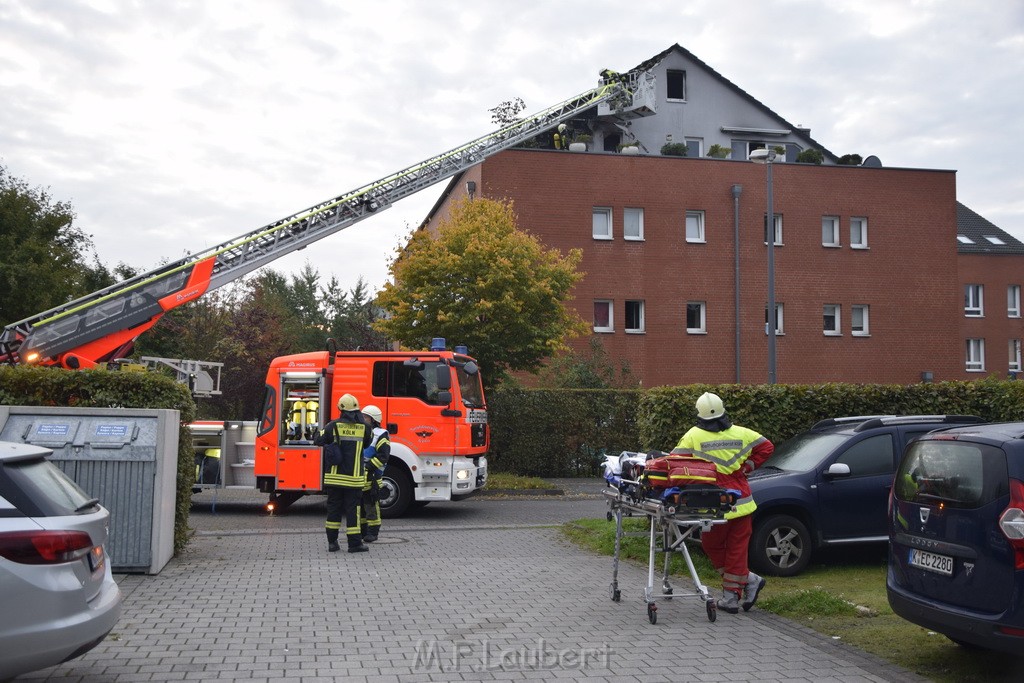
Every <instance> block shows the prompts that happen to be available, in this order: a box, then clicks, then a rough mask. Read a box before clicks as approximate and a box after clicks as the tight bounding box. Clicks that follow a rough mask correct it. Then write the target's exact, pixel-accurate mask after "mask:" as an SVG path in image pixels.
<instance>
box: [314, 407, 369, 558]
mask: <svg viewBox="0 0 1024 683" xmlns="http://www.w3.org/2000/svg"><path fill="white" fill-rule="evenodd" d="M371 438H372V432H371V431H370V428H369V427H367V426H366V424H365V423H364V422H363V419H362V413H360V412H359V409H358V406H357V407H356V408H355V409H354V410H342V411H341V417H339V418H338V419H337V420H332V421H331V422H330V423H328V424H327V426H326V427H324V431H323V435H322V436H321V437H320V438H319V439H318V442H319V445H322V446H325V448H324V491H326V492H327V522H326V524H325V526H326V529H327V549H328V550H330V551H331V552H335V551H337V550H339V546H338V536H339V534H340V531H341V518H342V517H343V516H344V517H345V536H346V537H347V539H348V551H349V552H350V553H356V552H363V551H365V550H367V549H368V548H367V547H366V546H365V545H363V540H362V535H361V534H360V529H359V502H360V500H361V498H362V495H363V484H364V483H365V482H366V472H365V470H364V469H363V449H364V448H366V447H367V446H369V445H370V440H371ZM331 444H334V446H332V445H331Z"/></svg>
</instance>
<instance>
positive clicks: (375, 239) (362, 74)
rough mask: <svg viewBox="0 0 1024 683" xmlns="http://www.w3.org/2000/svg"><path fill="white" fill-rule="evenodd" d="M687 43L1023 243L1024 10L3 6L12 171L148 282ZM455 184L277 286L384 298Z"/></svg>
mask: <svg viewBox="0 0 1024 683" xmlns="http://www.w3.org/2000/svg"><path fill="white" fill-rule="evenodd" d="M674 43H679V44H680V45H682V46H683V47H685V48H687V49H689V50H690V51H691V52H693V53H694V54H695V55H697V56H698V57H699V58H700V59H702V60H703V61H705V62H706V63H707V64H709V65H710V66H711V67H712V68H714V69H715V70H717V71H718V72H719V73H720V74H722V75H723V76H725V77H726V78H728V79H729V80H731V81H732V82H733V83H735V84H736V85H738V86H739V87H740V88H743V89H744V90H746V91H747V92H748V93H750V94H751V95H752V96H753V97H755V98H757V99H759V100H760V101H761V102H763V103H764V104H766V105H767V106H768V107H770V108H772V109H773V110H775V111H776V112H778V113H779V114H780V115H781V116H783V117H784V118H786V119H787V120H789V121H790V122H792V123H795V124H802V125H804V126H808V127H810V128H811V134H812V135H813V136H814V138H815V139H816V140H818V141H819V142H820V143H821V144H823V145H825V146H826V147H827V148H828V149H830V150H831V151H832V152H834V153H836V154H840V155H841V154H845V153H851V152H855V153H859V154H861V155H862V156H865V157H866V156H868V155H869V154H874V155H876V156H878V157H879V158H880V159H881V161H882V163H883V164H884V165H886V166H900V167H915V168H940V169H955V170H956V171H957V186H958V197H959V199H960V201H962V202H963V203H964V204H966V205H967V206H969V207H971V208H972V209H974V210H975V211H977V212H979V213H980V214H982V215H983V216H985V217H986V218H988V219H989V220H991V221H992V222H994V223H995V224H996V225H998V226H999V227H1001V228H1003V229H1005V230H1007V231H1008V232H1010V233H1011V234H1013V235H1014V236H1016V237H1018V238H1020V239H1024V1H1022V0H870V1H869V2H866V1H865V0H829V1H828V2H822V1H821V0H687V1H686V2H664V1H658V2H648V1H646V0H634V1H633V2H614V3H613V2H607V1H606V0H594V1H592V2H582V1H581V0H559V1H556V2H550V1H549V2H540V1H535V0H517V1H515V2H510V1H509V0H476V2H472V3H455V2H441V1H434V2H428V1H427V0H420V1H417V0H373V1H370V0H244V1H237V2H236V1H234V0H194V1H190V0H178V1H175V2H145V1H143V0H38V1H35V2H30V1H28V0H0V165H2V166H5V167H6V168H7V170H8V172H9V173H10V174H11V175H13V176H15V177H18V178H20V179H22V180H25V181H26V182H28V183H29V184H30V185H32V186H38V187H43V188H48V190H49V192H50V193H51V195H52V196H53V197H54V199H55V200H61V201H67V202H69V203H70V204H71V205H72V206H73V207H74V209H75V211H76V212H77V215H78V225H79V227H81V228H82V229H83V230H85V231H86V232H88V233H90V234H92V235H93V237H94V240H95V243H96V247H97V251H98V254H99V257H100V259H101V260H102V261H103V262H104V263H106V264H108V265H111V266H113V265H114V264H116V263H118V262H120V261H124V262H126V263H129V264H131V265H133V266H136V267H139V268H142V269H144V270H148V269H150V268H153V267H156V266H157V265H159V264H160V262H161V261H162V260H174V259H178V258H180V257H182V256H184V255H186V254H187V253H189V252H197V251H200V250H202V249H204V248H207V247H211V246H214V245H216V244H219V243H221V242H225V241H227V240H230V239H232V238H234V237H236V236H238V235H241V234H243V233H246V232H248V231H250V230H253V229H255V228H258V227H261V226H263V225H265V224H268V223H271V222H273V221H275V220H277V219H279V218H283V217H285V216H288V215H290V214H293V213H296V212H298V211H300V210H302V209H305V208H307V207H309V206H312V205H314V204H317V203H319V202H321V201H323V200H325V199H328V198H331V197H334V196H336V195H340V194H343V193H345V192H347V191H350V190H353V189H356V188H358V187H360V186H362V185H364V184H367V183H369V182H371V181H374V180H377V179H379V178H382V177H384V176H386V175H388V174H390V173H392V172H394V171H397V170H400V169H403V168H405V167H407V166H410V165H413V164H415V163H417V162H419V161H421V160H423V159H425V158H427V157H430V156H432V155H434V154H437V153H440V152H444V151H446V150H448V149H451V148H454V147H457V146H459V145H461V144H463V143H465V142H467V141H469V140H471V139H474V138H476V137H478V136H480V135H483V134H485V133H487V132H489V131H490V130H491V129H492V128H493V126H492V125H491V122H490V116H491V115H490V112H489V111H488V110H489V109H490V108H492V107H494V106H496V105H497V104H499V103H500V102H502V101H504V100H509V99H512V98H514V97H521V98H522V99H523V100H524V101H525V102H526V105H527V111H529V112H532V111H537V110H540V109H543V108H546V107H548V106H550V105H552V104H556V103H558V102H561V101H562V100H564V99H567V98H569V97H571V96H573V95H576V94H578V93H580V92H583V91H585V90H587V89H589V88H591V87H593V86H594V85H596V82H597V76H598V72H599V71H600V70H601V69H603V68H611V69H615V70H617V71H626V70H628V69H630V68H632V67H634V66H636V65H637V64H639V63H640V62H642V61H644V60H646V59H647V58H649V57H651V56H653V55H655V54H657V53H659V52H661V51H662V50H664V49H666V48H668V47H670V46H671V45H673V44H674ZM442 188H443V183H442V184H439V185H435V186H433V187H431V188H428V189H426V190H424V191H422V192H420V193H419V194H417V195H415V196H413V197H409V198H407V199H405V200H402V201H401V202H399V203H398V204H396V205H395V206H394V207H392V208H390V209H388V210H387V211H384V212H382V213H380V214H378V215H375V216H373V217H372V218H369V219H367V220H365V221H363V222H361V223H359V224H357V225H356V226H354V227H352V228H349V229H347V230H344V231H342V232H340V233H336V234H335V235H333V236H331V237H329V238H327V239H324V240H321V241H320V242H317V243H316V244H314V245H312V246H310V247H309V248H308V249H306V250H304V251H301V252H298V253H295V254H292V255H289V256H287V257H285V258H282V259H280V260H278V261H276V262H274V263H273V264H272V266H271V267H273V268H275V269H277V270H279V271H282V272H285V273H293V272H296V271H297V270H298V269H300V268H301V267H302V266H303V264H304V263H306V262H308V263H310V264H312V265H313V266H314V267H315V268H317V269H318V270H319V271H320V273H321V275H323V276H324V277H325V278H326V277H329V276H331V275H335V276H337V277H338V278H339V280H340V281H341V282H342V284H343V285H344V286H345V287H346V288H348V287H351V286H352V285H354V284H355V282H356V279H357V278H358V277H359V276H360V275H361V276H362V277H363V278H364V279H365V280H366V281H367V282H368V283H369V284H370V285H371V287H372V288H374V289H377V288H379V287H380V286H381V285H382V284H383V282H384V281H385V280H386V278H387V265H388V261H389V259H390V258H391V256H392V255H393V253H394V250H395V248H396V247H397V246H398V245H399V243H400V242H402V241H403V240H404V238H405V237H406V236H407V235H408V233H409V230H410V229H411V228H412V227H413V226H415V225H417V224H419V222H420V221H421V220H422V219H423V217H424V216H425V215H426V213H427V211H428V210H429V208H430V206H431V205H432V204H433V203H434V201H435V200H436V199H437V197H438V195H439V194H440V191H441V189H442Z"/></svg>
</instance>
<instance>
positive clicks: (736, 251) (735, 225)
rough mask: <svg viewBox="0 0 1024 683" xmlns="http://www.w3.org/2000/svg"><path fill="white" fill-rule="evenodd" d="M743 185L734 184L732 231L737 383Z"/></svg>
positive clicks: (738, 367)
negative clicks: (741, 198)
mask: <svg viewBox="0 0 1024 683" xmlns="http://www.w3.org/2000/svg"><path fill="white" fill-rule="evenodd" d="M742 193H743V186H742V185H733V186H732V232H733V261H734V262H733V278H734V282H733V288H734V289H733V291H734V293H735V299H736V310H735V312H734V317H733V319H734V320H735V324H736V384H739V383H740V195H741V194H742Z"/></svg>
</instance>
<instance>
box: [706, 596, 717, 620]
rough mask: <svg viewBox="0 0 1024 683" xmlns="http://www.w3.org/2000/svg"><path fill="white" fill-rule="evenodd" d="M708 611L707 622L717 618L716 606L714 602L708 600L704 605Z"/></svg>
mask: <svg viewBox="0 0 1024 683" xmlns="http://www.w3.org/2000/svg"><path fill="white" fill-rule="evenodd" d="M704 604H705V606H706V607H707V609H708V621H714V620H715V619H717V618H718V605H716V604H715V601H714V600H711V599H709V600H708V601H707V602H706V603H704Z"/></svg>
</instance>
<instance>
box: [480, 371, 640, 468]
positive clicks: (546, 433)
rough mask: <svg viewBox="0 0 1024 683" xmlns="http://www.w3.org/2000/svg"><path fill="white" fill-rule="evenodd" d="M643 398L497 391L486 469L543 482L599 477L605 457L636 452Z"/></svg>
mask: <svg viewBox="0 0 1024 683" xmlns="http://www.w3.org/2000/svg"><path fill="white" fill-rule="evenodd" d="M640 397H641V392H640V391H636V390H632V391H615V390H604V389H497V390H494V391H492V392H491V393H490V394H489V395H488V399H487V407H488V421H489V422H490V426H491V450H490V456H489V457H488V465H489V467H491V468H492V469H493V470H494V471H496V472H508V473H511V474H522V475H530V476H542V477H575V476H589V475H592V474H597V473H598V466H599V465H600V463H601V462H603V460H604V457H603V454H604V453H606V452H607V453H609V454H611V453H616V454H617V453H620V452H622V451H624V450H635V449H636V447H637V441H638V437H637V429H636V415H637V401H638V400H639V399H640Z"/></svg>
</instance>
